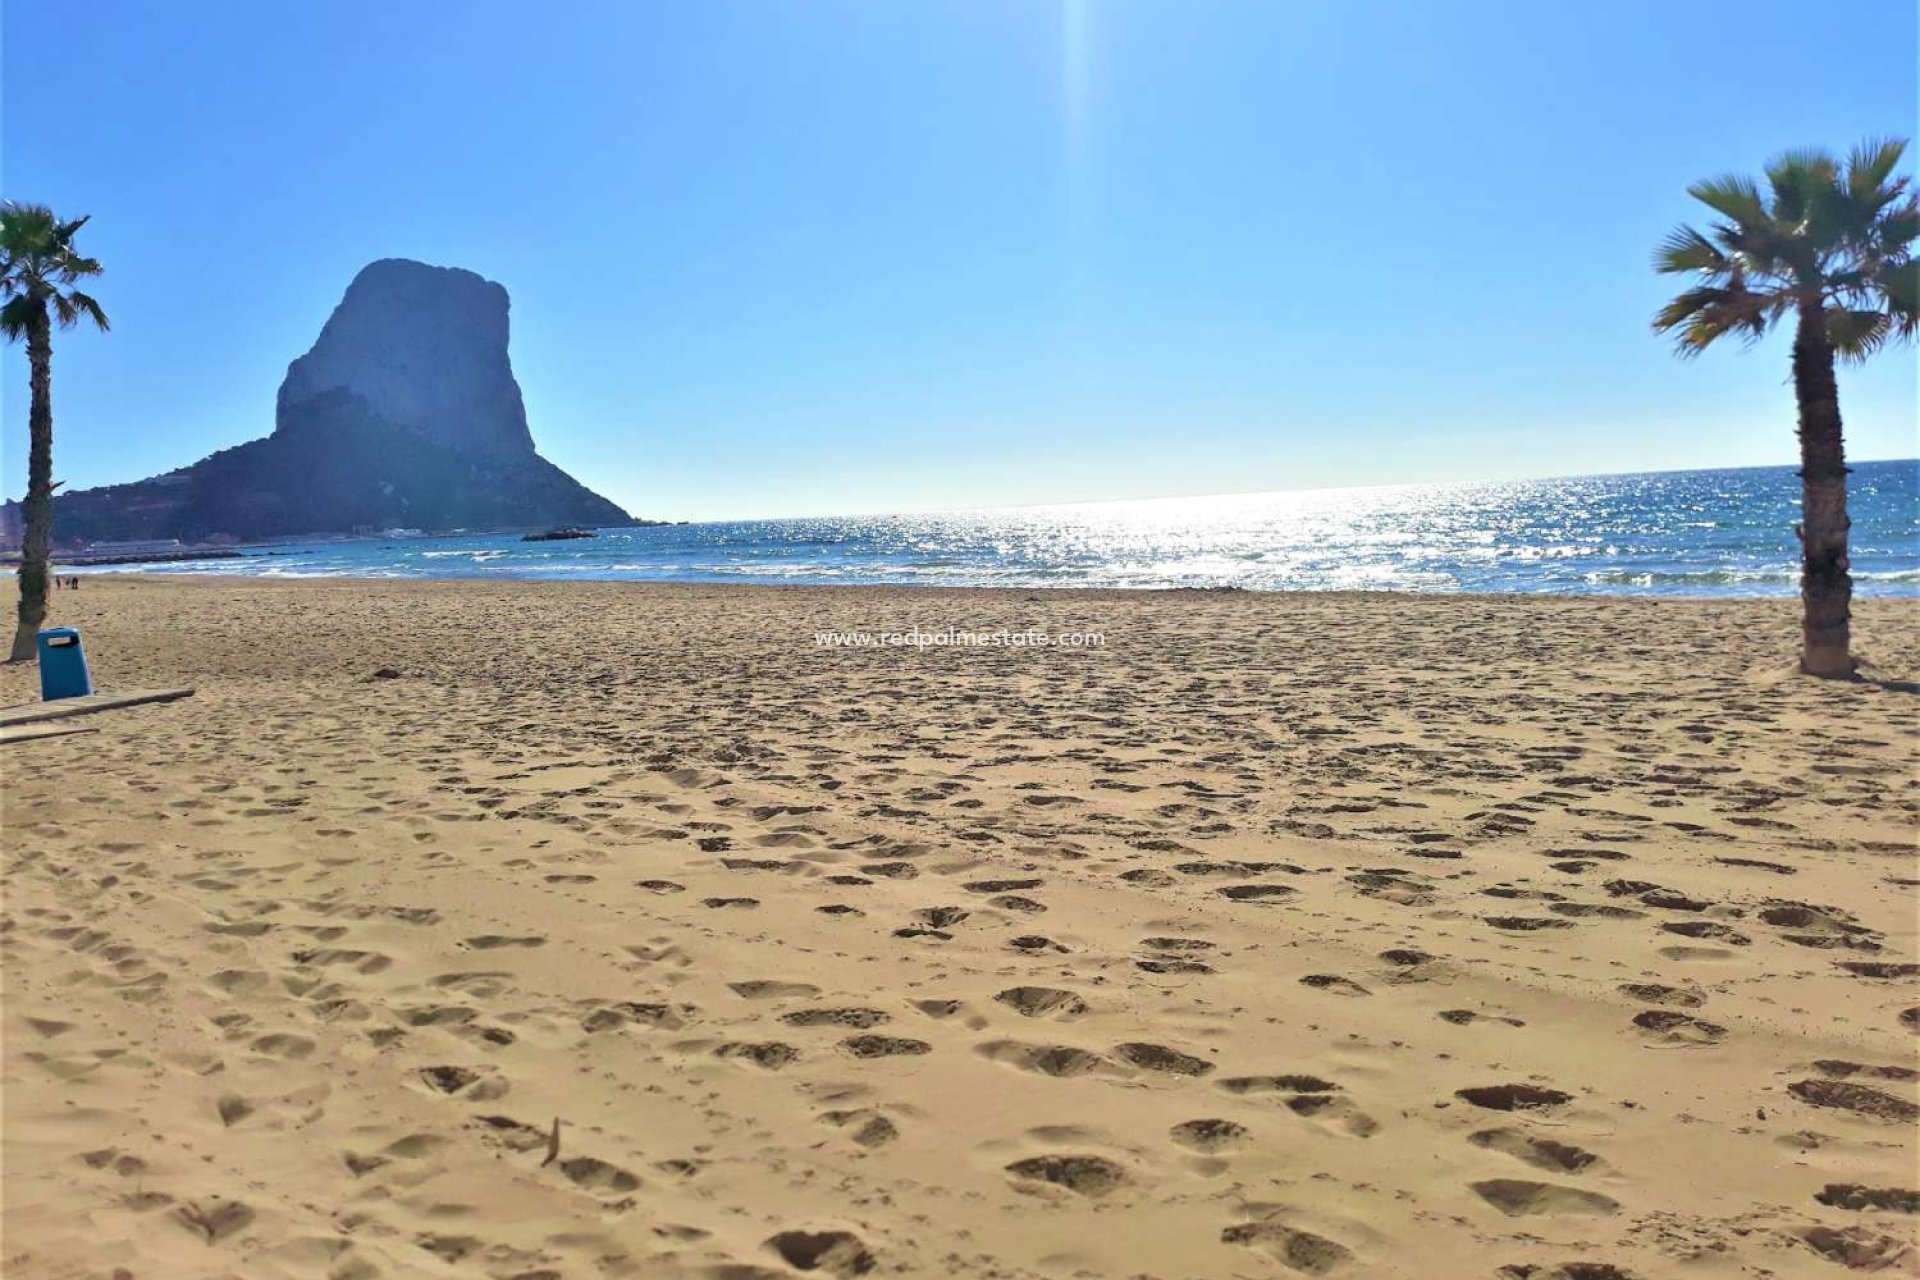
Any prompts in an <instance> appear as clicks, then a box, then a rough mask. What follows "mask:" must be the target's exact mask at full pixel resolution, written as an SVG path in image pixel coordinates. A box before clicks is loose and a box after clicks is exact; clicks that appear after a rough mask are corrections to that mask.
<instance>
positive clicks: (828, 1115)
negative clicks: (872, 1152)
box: [820, 1108, 900, 1147]
mask: <svg viewBox="0 0 1920 1280" xmlns="http://www.w3.org/2000/svg"><path fill="white" fill-rule="evenodd" d="M820 1122H821V1123H822V1124H830V1125H832V1126H834V1127H835V1128H836V1129H845V1130H848V1134H847V1136H848V1137H849V1138H851V1139H852V1140H853V1142H854V1143H855V1144H856V1145H858V1146H862V1147H883V1146H885V1145H886V1144H887V1143H889V1142H892V1141H893V1140H894V1139H895V1138H898V1137H899V1136H900V1129H899V1126H897V1125H895V1124H894V1122H893V1121H891V1120H889V1119H888V1118H887V1117H885V1116H883V1115H881V1114H880V1113H879V1112H878V1111H874V1110H871V1109H870V1108H859V1109H856V1110H850V1111H823V1112H821V1113H820Z"/></svg>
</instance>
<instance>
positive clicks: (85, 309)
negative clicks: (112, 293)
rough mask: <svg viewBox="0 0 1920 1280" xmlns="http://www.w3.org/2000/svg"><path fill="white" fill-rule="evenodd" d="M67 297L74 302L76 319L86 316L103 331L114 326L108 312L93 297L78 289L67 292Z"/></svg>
mask: <svg viewBox="0 0 1920 1280" xmlns="http://www.w3.org/2000/svg"><path fill="white" fill-rule="evenodd" d="M67 298H68V300H69V301H70V302H72V303H73V309H74V312H75V319H78V318H79V317H81V316H84V317H86V318H87V319H89V320H91V321H93V323H94V325H95V327H97V328H98V329H99V330H100V332H102V333H105V332H107V331H108V330H110V329H112V328H113V324H112V323H111V322H110V321H109V320H108V319H107V313H106V312H105V311H104V310H102V309H101V307H100V304H99V302H98V301H96V300H95V299H93V298H92V297H90V296H88V295H87V294H84V293H82V292H80V291H79V290H78V289H71V290H69V291H68V292H67Z"/></svg>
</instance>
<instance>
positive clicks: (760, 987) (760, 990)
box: [727, 978, 820, 1000]
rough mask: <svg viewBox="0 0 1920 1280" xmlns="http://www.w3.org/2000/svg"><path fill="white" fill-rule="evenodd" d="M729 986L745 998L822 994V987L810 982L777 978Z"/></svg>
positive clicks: (780, 998)
mask: <svg viewBox="0 0 1920 1280" xmlns="http://www.w3.org/2000/svg"><path fill="white" fill-rule="evenodd" d="M727 986H728V987H729V988H730V989H731V990H732V991H733V993H734V994H735V995H737V996H739V997H740V998H741V999H743V1000H786V999H798V998H801V997H812V996H817V995H819V994H820V988H818V987H816V986H814V985H813V984H812V983H810V982H781V981H780V980H779V979H777V978H754V979H751V980H749V981H747V982H729V983H728V984H727Z"/></svg>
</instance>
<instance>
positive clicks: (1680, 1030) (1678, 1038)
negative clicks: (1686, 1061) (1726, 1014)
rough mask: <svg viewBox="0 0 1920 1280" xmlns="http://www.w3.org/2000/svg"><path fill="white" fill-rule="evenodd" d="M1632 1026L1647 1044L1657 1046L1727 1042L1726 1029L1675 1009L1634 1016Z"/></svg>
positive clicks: (1657, 1010)
mask: <svg viewBox="0 0 1920 1280" xmlns="http://www.w3.org/2000/svg"><path fill="white" fill-rule="evenodd" d="M1633 1025H1634V1026H1636V1027H1638V1028H1640V1030H1641V1032H1642V1034H1644V1035H1645V1036H1646V1038H1647V1039H1648V1040H1651V1041H1653V1042H1654V1043H1656V1044H1661V1045H1692V1046H1703V1045H1712V1044H1719V1043H1720V1042H1721V1041H1722V1040H1725V1039H1726V1038H1727V1029H1726V1028H1725V1027H1723V1026H1721V1025H1720V1024H1719V1023H1717V1022H1707V1021H1705V1020H1703V1019H1700V1018H1695V1017H1692V1016H1691V1015H1689V1014H1684V1013H1681V1012H1680V1011H1679V1010H1678V1009H1648V1010H1647V1011H1645V1012H1644V1013H1640V1014H1636V1015H1635V1016H1634V1019H1633Z"/></svg>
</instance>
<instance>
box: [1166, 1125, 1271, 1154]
mask: <svg viewBox="0 0 1920 1280" xmlns="http://www.w3.org/2000/svg"><path fill="white" fill-rule="evenodd" d="M1167 1135H1168V1136H1169V1137H1170V1138H1172V1139H1173V1140H1174V1141H1175V1142H1176V1143H1178V1144H1179V1145H1181V1146H1183V1147H1186V1148H1188V1149H1190V1150H1193V1151H1201V1152H1205V1153H1207V1154H1208V1155H1212V1154H1214V1153H1215V1152H1220V1151H1237V1150H1239V1149H1240V1148H1242V1147H1245V1146H1247V1145H1248V1144H1249V1143H1250V1142H1251V1140H1252V1134H1251V1132H1250V1131H1249V1130H1248V1129H1247V1127H1246V1126H1245V1125H1243V1124H1236V1123H1234V1122H1233V1121H1231V1120H1183V1121H1181V1122H1180V1123H1179V1124H1176V1125H1174V1126H1173V1128H1171V1129H1169V1130H1168V1131H1167Z"/></svg>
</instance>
